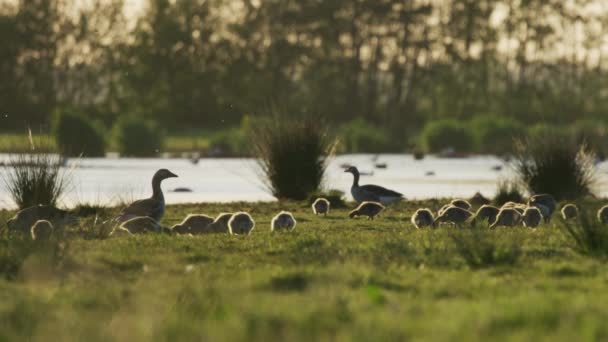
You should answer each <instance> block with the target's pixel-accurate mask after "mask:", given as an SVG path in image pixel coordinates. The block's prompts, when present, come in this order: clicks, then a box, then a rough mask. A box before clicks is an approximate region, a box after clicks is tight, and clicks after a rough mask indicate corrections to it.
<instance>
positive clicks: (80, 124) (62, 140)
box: [52, 112, 105, 157]
mask: <svg viewBox="0 0 608 342" xmlns="http://www.w3.org/2000/svg"><path fill="white" fill-rule="evenodd" d="M52 131H53V135H54V136H55V141H56V142H57V146H58V147H59V150H60V151H61V153H62V154H63V155H65V156H69V157H75V156H80V155H82V156H84V157H103V156H104V155H105V141H104V137H103V134H102V132H101V130H100V129H99V128H98V127H97V126H96V125H95V124H94V123H92V122H90V119H87V118H86V117H85V116H84V115H81V114H76V113H72V112H55V114H54V117H53V125H52Z"/></svg>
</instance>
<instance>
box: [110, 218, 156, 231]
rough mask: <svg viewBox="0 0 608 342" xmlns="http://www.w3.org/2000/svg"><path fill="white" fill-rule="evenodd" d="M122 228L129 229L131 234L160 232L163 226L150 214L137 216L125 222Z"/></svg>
mask: <svg viewBox="0 0 608 342" xmlns="http://www.w3.org/2000/svg"><path fill="white" fill-rule="evenodd" d="M120 227H121V228H124V229H126V230H128V231H129V232H130V233H131V234H141V233H147V232H155V233H159V232H160V231H161V230H162V227H161V226H160V224H159V223H158V222H156V220H154V219H153V218H151V217H148V216H137V217H134V218H132V219H130V220H127V221H125V222H123V223H122V224H121V225H120Z"/></svg>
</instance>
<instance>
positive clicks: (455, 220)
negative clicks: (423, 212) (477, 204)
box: [435, 206, 473, 225]
mask: <svg viewBox="0 0 608 342" xmlns="http://www.w3.org/2000/svg"><path fill="white" fill-rule="evenodd" d="M472 216H473V213H472V212H470V211H468V210H466V209H462V208H460V207H455V206H451V207H448V208H447V209H445V210H444V211H443V213H442V214H441V215H439V216H438V217H437V218H436V219H435V224H437V223H451V224H455V225H462V224H463V223H465V222H466V221H467V220H468V219H470V218H471V217H472Z"/></svg>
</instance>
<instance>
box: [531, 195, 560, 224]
mask: <svg viewBox="0 0 608 342" xmlns="http://www.w3.org/2000/svg"><path fill="white" fill-rule="evenodd" d="M539 205H542V206H544V207H546V210H547V215H545V213H543V217H544V219H545V221H546V222H549V221H550V220H551V215H553V213H554V212H555V209H556V208H557V202H556V201H555V198H553V196H551V195H549V194H538V195H534V196H532V197H530V199H529V200H528V206H530V207H537V208H539V209H540V210H541V212H542V211H543V209H542V208H540V207H539Z"/></svg>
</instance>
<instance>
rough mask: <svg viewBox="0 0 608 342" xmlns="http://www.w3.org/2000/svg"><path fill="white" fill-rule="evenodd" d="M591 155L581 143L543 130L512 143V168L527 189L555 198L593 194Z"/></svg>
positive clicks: (592, 157) (570, 198) (571, 197)
mask: <svg viewBox="0 0 608 342" xmlns="http://www.w3.org/2000/svg"><path fill="white" fill-rule="evenodd" d="M594 163H595V155H594V154H593V153H592V152H589V149H587V148H586V146H585V144H578V143H576V142H575V141H574V140H572V139H565V138H564V137H562V136H561V135H559V134H557V133H545V134H543V135H538V136H530V137H528V138H526V139H524V140H519V141H518V142H516V144H515V156H514V164H513V165H514V169H515V173H516V175H517V177H518V180H519V181H520V182H521V183H522V184H524V185H525V186H526V187H527V190H528V191H529V192H530V193H531V194H534V193H548V194H551V195H553V197H555V199H556V200H558V201H560V200H574V199H577V198H581V197H584V196H587V195H593V190H594V186H595V182H596V177H595V176H596V173H595V171H596V169H595V165H594Z"/></svg>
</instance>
